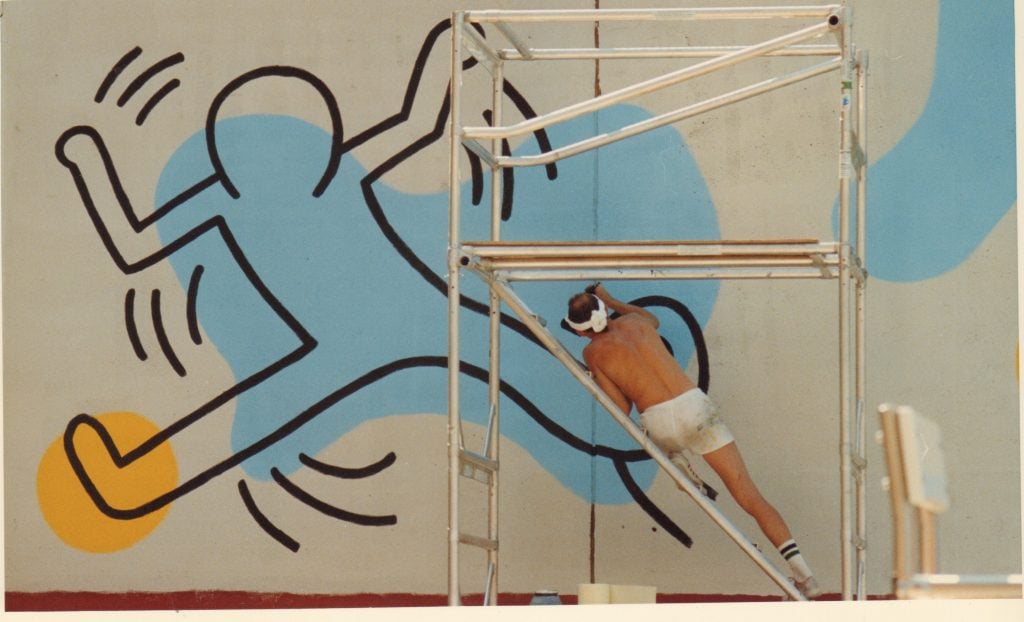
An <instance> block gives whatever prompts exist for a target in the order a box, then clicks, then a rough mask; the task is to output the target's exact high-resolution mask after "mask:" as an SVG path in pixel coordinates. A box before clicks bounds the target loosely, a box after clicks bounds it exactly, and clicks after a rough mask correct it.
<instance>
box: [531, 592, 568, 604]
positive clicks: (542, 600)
mask: <svg viewBox="0 0 1024 622" xmlns="http://www.w3.org/2000/svg"><path fill="white" fill-rule="evenodd" d="M530 604H531V605H561V604H562V599H561V598H559V596H558V592H556V591H555V590H537V591H536V592H534V593H533V598H531V599H530Z"/></svg>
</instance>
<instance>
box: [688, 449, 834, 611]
mask: <svg viewBox="0 0 1024 622" xmlns="http://www.w3.org/2000/svg"><path fill="white" fill-rule="evenodd" d="M704 460H705V461H706V462H707V463H708V465H710V466H711V468H712V469H714V470H715V473H718V476H719V477H720V478H722V482H723V483H724V484H725V487H726V488H727V489H728V490H729V494H731V495H732V498H733V499H735V500H736V503H737V504H739V506H740V507H741V508H743V510H744V511H745V512H746V513H747V514H750V515H751V516H752V517H753V518H754V520H756V521H757V525H758V527H760V528H761V531H763V532H764V535H765V536H767V537H768V539H769V540H770V541H771V543H772V544H773V545H774V546H775V548H776V549H778V551H779V553H780V554H781V555H782V556H783V557H784V558H785V559H786V561H787V562H788V563H789V566H790V569H791V570H792V571H793V574H794V575H795V577H794V578H795V580H796V584H797V587H798V588H799V589H800V591H801V592H803V594H804V596H807V597H808V598H814V597H816V596H818V595H819V594H820V593H821V591H820V589H819V588H818V584H817V583H816V582H815V581H814V579H813V577H812V576H811V569H810V568H809V567H808V566H807V562H806V561H804V558H803V556H802V555H801V554H800V549H799V548H797V545H796V542H794V541H793V536H792V534H791V533H790V531H789V527H788V526H786V521H784V520H783V519H782V515H781V514H779V512H778V510H776V509H775V507H774V506H773V505H772V504H770V503H768V500H767V499H765V498H764V497H762V496H761V492H760V491H759V490H758V489H757V486H756V485H755V484H754V480H753V479H752V478H751V477H750V473H748V472H747V466H746V464H744V462H743V456H741V455H740V450H739V448H738V447H736V443H735V442H730V443H728V444H727V445H724V446H722V447H720V448H718V449H716V450H714V451H711V452H708V453H706V454H704Z"/></svg>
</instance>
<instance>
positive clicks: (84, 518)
mask: <svg viewBox="0 0 1024 622" xmlns="http://www.w3.org/2000/svg"><path fill="white" fill-rule="evenodd" d="M96 418H97V419H98V420H99V422H100V423H102V424H103V426H104V427H105V428H106V429H107V432H108V433H109V434H110V437H111V438H112V439H113V441H114V444H115V445H116V446H117V447H118V449H119V450H120V451H121V452H122V453H125V452H128V451H130V450H132V449H134V448H135V447H137V446H139V445H140V444H141V443H143V442H144V441H145V440H147V439H149V438H151V437H152V436H153V435H154V434H156V433H157V432H159V431H160V429H159V428H158V427H157V426H156V425H154V424H153V423H152V422H150V421H149V420H147V419H146V418H145V417H143V416H141V415H138V414H135V413H131V412H111V413H105V414H102V415H99V416H97V417H96ZM74 444H75V449H76V453H77V455H78V457H79V459H80V460H81V462H82V466H83V467H84V468H85V471H86V472H87V473H88V474H89V477H90V479H91V480H92V481H93V483H94V484H95V486H96V488H97V489H98V490H99V491H100V493H101V494H102V495H103V498H104V499H105V500H106V501H107V503H108V504H109V505H111V506H112V507H115V508H125V509H129V508H135V507H139V506H141V505H143V504H144V503H146V502H148V501H150V500H152V499H154V498H156V497H158V496H160V495H161V494H163V493H166V492H168V491H169V490H171V489H173V488H174V486H175V485H176V484H177V481H178V466H177V463H176V461H175V459H174V452H173V451H172V450H171V446H170V443H167V442H165V443H162V444H161V445H159V446H158V447H156V448H155V449H154V450H152V451H150V452H149V453H147V454H146V455H145V456H143V457H141V458H139V459H138V460H136V461H134V462H133V463H132V464H130V465H128V466H126V467H124V468H118V467H117V465H115V464H114V462H113V460H112V459H111V457H110V454H109V453H107V450H106V447H105V446H104V445H103V442H102V440H101V439H100V437H99V436H98V435H97V434H96V432H95V431H94V430H93V429H92V428H90V427H88V426H80V427H79V428H78V429H77V431H76V434H75V438H74ZM36 493H37V495H38V497H39V508H40V510H42V513H43V517H44V518H45V519H46V522H47V523H48V524H49V525H50V529H52V530H53V532H54V533H55V534H56V535H57V537H59V538H60V539H61V540H63V541H64V542H65V543H66V544H68V545H69V546H72V547H75V548H77V549H81V550H83V551H88V552H91V553H110V552H113V551H118V550H121V549H125V548H128V547H130V546H133V545H134V544H136V543H137V542H139V541H140V540H142V539H143V538H145V537H146V536H147V535H149V533H150V532H151V531H153V529H155V528H156V526H157V525H159V524H160V522H161V521H162V520H163V519H164V517H166V516H167V512H168V511H169V510H170V504H168V505H165V506H163V507H162V508H160V509H158V510H156V511H154V512H151V513H149V514H146V515H145V516H142V517H139V518H135V519H131V520H120V519H116V518H111V517H109V516H107V515H106V514H104V513H103V512H101V511H100V510H99V508H97V507H96V504H95V503H93V500H92V498H90V497H89V495H88V494H87V493H86V491H85V489H84V488H83V487H82V483H81V482H80V481H79V480H78V476H77V475H76V474H75V472H74V470H72V468H71V464H70V462H68V457H67V454H66V453H65V451H64V437H63V435H62V436H61V437H59V438H58V439H57V440H56V441H54V442H53V444H51V445H50V447H49V448H48V449H47V450H46V453H44V454H43V457H42V459H41V460H40V461H39V469H38V471H37V475H36Z"/></svg>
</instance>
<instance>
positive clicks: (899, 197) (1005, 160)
mask: <svg viewBox="0 0 1024 622" xmlns="http://www.w3.org/2000/svg"><path fill="white" fill-rule="evenodd" d="M1013 21H1014V20H1013V2H1011V1H1010V0H991V1H989V0H987V1H986V2H968V1H965V0H944V1H943V2H942V4H941V6H940V9H939V34H938V42H937V49H936V55H935V77H934V80H933V83H932V89H931V92H930V94H929V97H928V102H927V105H926V106H925V109H924V111H923V112H922V113H921V117H920V118H919V119H918V120H917V122H916V123H915V124H914V125H913V127H911V129H910V130H909V131H908V132H907V134H906V136H905V137H904V138H903V139H902V140H901V141H900V142H899V144H897V145H896V146H895V147H894V148H893V150H892V151H890V152H889V153H887V154H885V155H884V156H883V157H881V158H879V160H878V161H877V162H875V164H873V165H872V166H871V167H870V169H869V171H868V202H867V203H868V206H867V214H868V223H867V261H868V269H869V272H871V274H872V275H873V276H875V277H879V278H882V279H885V280H890V281H920V280H923V279H927V278H931V277H935V276H938V275H940V274H943V273H944V272H947V271H949V270H951V269H953V268H955V267H957V266H958V265H960V264H961V263H962V262H963V261H964V260H966V259H967V257H968V256H970V254H971V253H972V252H974V250H975V249H977V248H978V246H979V245H980V244H981V242H982V241H983V240H984V239H985V237H987V236H988V234H989V232H990V231H991V230H992V229H993V227H995V225H996V223H998V222H999V220H1000V219H1001V218H1002V217H1003V216H1004V215H1005V214H1006V213H1007V211H1008V210H1009V209H1010V207H1012V205H1013V204H1014V202H1015V201H1016V188H1015V183H1016V168H1015V167H1016V160H1015V140H1016V138H1015V127H1014V123H1015V121H1014V69H1013V51H1014V38H1013ZM869 88H870V87H869ZM869 97H870V93H869ZM869 148H870V145H869ZM851 212H852V210H851ZM837 221H838V204H837V207H836V209H835V210H834V213H833V223H834V225H835V223H837ZM835 229H836V230H838V226H837V225H836V226H835Z"/></svg>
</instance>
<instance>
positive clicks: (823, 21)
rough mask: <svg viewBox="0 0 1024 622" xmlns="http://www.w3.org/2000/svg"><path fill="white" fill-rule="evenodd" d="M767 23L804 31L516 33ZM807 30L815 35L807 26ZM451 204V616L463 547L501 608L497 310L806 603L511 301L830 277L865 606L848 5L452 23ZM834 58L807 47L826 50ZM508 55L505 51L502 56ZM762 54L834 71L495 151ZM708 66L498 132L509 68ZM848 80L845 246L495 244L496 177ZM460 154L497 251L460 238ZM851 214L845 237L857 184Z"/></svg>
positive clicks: (842, 204) (847, 595)
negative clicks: (472, 383)
mask: <svg viewBox="0 0 1024 622" xmlns="http://www.w3.org/2000/svg"><path fill="white" fill-rule="evenodd" d="M694 20H772V21H774V22H783V23H787V24H792V23H793V22H794V21H800V22H802V23H803V24H804V25H802V26H799V27H798V28H797V29H796V30H793V31H791V32H789V33H787V34H784V35H781V36H775V37H773V38H770V39H768V40H765V41H762V42H760V43H756V44H753V45H741V46H733V45H730V46H703V47H695V46H679V47H626V48H623V47H619V48H602V47H596V46H595V47H593V48H541V47H532V46H531V45H530V44H528V43H527V38H525V37H522V36H521V35H520V33H519V32H517V31H516V30H515V29H516V28H519V27H520V26H521V25H523V24H527V23H553V22H595V23H600V22H605V21H629V22H639V21H694ZM806 23H810V24H811V25H809V26H808V25H806ZM452 25H453V27H452V56H451V74H452V80H451V116H452V120H451V129H450V132H451V134H450V153H449V157H450V175H451V177H450V190H449V192H450V195H449V247H448V318H449V319H448V339H449V351H448V356H449V363H448V457H449V461H448V474H449V479H448V482H449V498H448V499H449V504H448V518H449V524H448V602H449V604H450V605H458V604H461V600H462V597H461V587H460V579H459V551H460V546H461V545H470V546H476V547H479V548H482V549H484V550H485V551H486V552H487V568H488V570H487V580H486V584H485V589H484V604H497V594H498V550H499V545H498V470H499V455H498V449H499V438H500V408H499V401H500V400H499V398H500V369H499V352H500V342H499V329H500V325H501V305H502V303H504V304H505V305H506V306H507V307H508V308H509V309H510V310H511V311H512V312H513V313H515V315H516V316H518V317H519V319H520V320H521V321H522V322H523V323H524V324H525V325H526V326H527V327H528V328H529V329H530V331H531V332H532V333H533V334H534V335H535V336H536V337H537V339H538V340H539V341H540V343H542V344H543V345H544V346H545V347H547V348H548V350H550V352H551V353H552V354H553V355H554V356H555V357H556V358H557V360H559V361H560V362H561V363H562V364H563V365H564V366H565V367H566V368H567V369H568V370H569V372H570V374H571V375H572V376H573V377H574V378H575V379H576V380H577V381H579V382H580V383H581V384H582V385H583V386H584V388H586V389H587V390H588V391H589V392H590V393H592V394H593V395H594V397H595V398H596V400H597V401H598V403H600V404H601V405H602V406H603V407H604V408H605V409H607V410H608V412H609V413H610V414H611V415H612V416H613V417H614V418H615V419H616V420H617V421H618V422H619V423H620V424H621V425H622V426H623V428H625V430H626V431H627V432H628V433H629V434H630V436H632V437H633V438H634V439H635V440H636V442H637V443H638V444H639V445H640V446H641V447H642V448H643V449H644V450H645V451H647V453H649V454H650V455H651V457H652V458H653V459H654V460H655V462H656V463H657V464H658V465H659V466H660V467H661V468H662V469H663V470H664V471H665V472H666V473H667V474H668V475H669V476H670V477H671V478H672V479H673V480H674V481H675V482H676V484H677V485H678V486H679V487H680V488H681V489H682V490H683V491H684V492H686V493H687V494H688V495H689V496H690V497H691V498H692V499H693V500H694V501H695V502H696V503H697V504H698V506H699V507H700V508H701V509H702V510H704V512H705V513H707V514H708V516H709V517H710V518H711V519H712V520H713V521H714V522H715V523H716V524H717V525H718V526H719V527H720V528H722V530H723V531H725V533H726V534H727V535H728V536H729V537H730V538H732V539H733V540H734V541H735V542H736V544H737V545H738V546H739V547H740V548H741V549H742V550H743V552H745V553H746V554H747V555H748V556H749V557H750V558H751V560H752V561H754V562H755V563H756V564H757V565H758V566H759V567H760V568H761V569H762V570H763V571H764V572H765V573H766V574H767V575H768V576H769V577H770V578H771V579H772V580H773V581H774V582H775V583H776V584H777V585H778V586H779V587H780V589H782V591H783V592H785V593H786V594H787V595H788V596H789V597H791V598H794V599H797V600H802V599H803V597H802V595H801V594H800V593H799V592H798V591H797V590H796V589H795V587H794V586H793V585H792V583H791V582H790V581H789V580H788V578H787V577H786V576H785V575H784V574H783V573H782V572H780V571H779V569H778V568H776V567H775V566H774V565H773V564H772V563H771V562H770V561H769V560H768V559H767V558H766V557H765V556H764V555H763V554H762V553H761V551H760V550H758V549H757V548H756V547H755V546H754V545H753V544H752V543H751V542H750V540H749V539H747V538H746V536H744V535H743V534H742V533H741V532H740V531H739V530H738V529H737V528H736V527H735V526H733V525H732V523H731V522H730V521H729V519H728V518H727V517H726V516H725V515H724V514H722V513H721V512H720V511H719V510H718V509H717V508H716V507H715V506H714V504H712V503H710V502H709V500H708V499H707V498H706V497H705V496H704V495H703V494H702V492H701V491H700V490H699V489H698V488H697V487H696V486H694V484H693V483H691V481H690V480H689V479H688V478H687V477H686V476H685V475H684V474H683V473H682V471H680V470H679V468H678V467H676V466H675V465H674V464H673V463H672V462H670V461H669V460H668V458H667V457H666V456H665V454H664V453H662V452H661V451H660V450H659V449H658V448H657V447H656V446H654V444H653V443H651V442H650V440H649V439H648V438H647V437H646V435H645V434H644V433H643V431H642V430H641V429H640V428H639V427H638V426H637V425H636V424H635V423H634V422H633V421H632V420H631V419H630V418H629V414H628V413H623V412H622V411H621V410H620V409H619V408H618V407H617V406H616V405H615V403H614V402H613V401H612V400H611V399H610V398H609V397H608V396H607V395H606V394H605V393H604V392H603V391H602V390H601V389H600V387H598V386H597V384H596V383H595V382H594V380H593V379H592V378H591V377H590V375H589V374H588V373H587V371H586V369H584V368H583V367H582V366H581V365H580V363H579V362H578V361H577V360H576V359H575V358H574V357H573V356H572V355H571V354H570V353H569V352H568V351H567V350H566V349H565V347H564V346H563V345H562V344H561V343H560V342H559V341H558V340H557V339H556V338H555V337H554V336H553V335H552V334H551V333H550V332H549V331H548V330H547V328H546V327H545V326H544V322H543V321H542V320H541V319H540V318H539V317H538V316H537V314H535V313H534V312H533V311H531V310H530V308H529V307H528V306H527V305H526V304H525V303H524V301H523V300H521V299H520V298H519V296H518V295H517V294H516V293H515V292H514V291H513V290H512V288H511V286H510V283H511V282H513V281H564V280H616V279H618V280H639V279H648V280H650V279H773V278H789V279H834V280H835V281H836V282H837V283H838V296H839V326H838V341H839V347H838V351H839V379H838V384H839V390H838V393H839V414H840V424H839V428H840V429H839V450H840V454H841V455H840V524H841V529H840V531H841V533H840V547H841V559H842V573H841V574H842V596H843V598H844V599H847V600H849V599H851V598H853V597H854V596H855V597H856V598H858V599H864V598H865V555H866V538H865V535H866V513H865V508H864V497H865V490H864V488H865V468H866V462H865V457H864V447H865V421H864V393H865V356H864V349H865V338H864V319H865V316H864V310H865V307H864V300H865V285H866V282H867V272H866V270H865V268H864V252H865V239H864V233H865V207H866V205H865V199H866V195H867V187H866V172H867V157H866V152H865V147H864V145H865V134H866V106H865V86H866V69H867V55H866V53H865V52H863V51H858V50H856V48H855V46H854V45H853V40H852V20H851V12H850V9H849V7H847V6H846V3H845V1H844V2H843V3H842V4H831V5H824V6H800V7H753V8H685V9H682V8H679V9H636V10H632V9H626V10H612V9H597V10H564V11H560V10H531V11H521V10H520V11H458V12H455V13H454V14H453V16H452ZM484 25H487V26H488V28H493V29H495V30H496V31H497V33H500V36H495V37H492V38H490V39H487V38H485V37H484V36H482V35H481V34H480V32H478V29H481V28H482V27H483V26H484ZM826 35H828V36H831V37H833V38H834V40H835V43H834V44H825V45H819V44H807V43H806V42H808V41H811V40H814V39H818V38H820V37H823V36H826ZM499 41H503V42H507V44H508V45H509V46H511V47H504V48H502V47H497V46H496V42H499ZM464 52H468V53H469V54H471V55H472V56H473V57H474V58H475V59H476V60H477V61H478V62H479V63H480V64H481V65H482V66H483V67H485V68H486V70H487V71H488V72H489V73H490V76H491V78H492V81H491V84H492V93H491V95H492V101H491V106H492V117H491V119H490V123H491V125H489V126H468V125H465V124H464V123H463V118H462V113H461V111H462V103H463V75H462V74H463V69H464V64H463V61H462V55H463V53H464ZM764 56H776V57H801V58H803V57H814V56H818V57H823V58H824V59H825V60H824V61H822V62H819V63H817V64H814V65H811V66H809V67H804V68H801V69H798V70H796V71H793V72H791V73H788V74H785V75H782V76H773V77H770V78H768V79H766V80H763V81H761V82H757V83H755V84H751V85H748V86H743V87H741V88H738V89H736V90H733V91H731V92H728V93H725V94H722V95H718V96H715V97H711V98H709V99H707V100H705V101H701V102H698V103H693V104H689V105H686V106H684V107H682V108H679V109H677V110H674V111H671V112H667V113H664V114H660V115H657V116H654V117H652V118H650V119H647V120H645V121H642V122H638V123H634V124H632V125H629V126H626V127H623V128H619V129H616V130H613V131H609V132H605V133H602V134H600V135H597V136H593V137H590V138H586V139H584V140H581V141H579V142H576V143H573V144H570V145H564V146H560V147H558V148H555V149H552V150H549V151H545V152H542V153H540V154H538V155H527V156H513V155H508V154H507V153H503V151H502V141H503V140H507V139H509V138H512V137H517V136H522V135H525V134H528V133H531V132H534V131H537V130H540V129H543V128H547V127H549V126H551V125H554V124H557V123H560V122H563V121H567V120H569V119H573V118H576V117H579V116H580V115H583V114H588V113H591V112H595V111H598V110H603V109H605V108H607V107H609V106H612V105H615V104H618V103H622V102H625V101H629V100H633V99H635V98H637V97H640V96H642V95H645V94H648V93H653V92H655V91H659V90H662V89H665V88H668V87H671V86H674V85H677V84H680V83H683V82H686V81H688V80H691V79H694V78H697V77H699V76H703V75H706V74H709V73H711V72H714V71H717V70H720V69H723V68H726V67H731V66H734V65H736V64H738V63H741V62H744V61H747V60H750V59H753V58H758V57H764ZM606 58H617V59H645V58H676V59H704V60H699V62H697V63H696V64H691V65H688V66H684V67H682V68H680V69H677V70H674V71H671V72H669V73H666V74H664V75H661V76H658V77H655V78H652V79H648V80H644V81H641V82H638V83H636V84H632V85H630V86H627V87H624V88H620V89H617V90H615V91H611V92H608V93H604V94H601V95H598V96H595V97H593V98H590V99H586V100H584V101H580V102H578V103H575V104H572V105H569V106H565V107H563V108H560V109H558V110H555V111H552V112H548V113H546V114H541V115H539V116H535V117H532V118H528V119H526V120H523V121H520V122H518V123H513V124H509V125H505V124H504V123H505V121H504V119H503V116H502V89H503V85H504V80H505V78H504V65H505V63H506V62H524V61H547V60H560V59H606ZM831 72H838V73H839V87H840V89H839V90H840V93H839V94H840V105H839V112H840V118H839V175H838V178H839V239H838V240H837V241H829V242H821V241H817V240H806V239H786V240H758V241H750V240H745V241H731V240H705V241H697V240H670V241H669V240H666V241H653V240H646V241H619V242H606V241H601V242H598V241H593V242H564V241H536V240H533V241H504V240H502V238H501V217H500V211H501V177H502V175H501V173H502V171H503V170H504V169H506V168H510V167H522V166H537V165H544V164H548V163H551V162H555V161H557V160H560V159H563V158H567V157H571V156H573V155H577V154H580V153H584V152H586V151H590V150H592V149H596V148H598V147H601V146H604V145H607V144H610V143H613V142H616V141H619V140H623V139H626V138H629V137H631V136H635V135H637V134H640V133H643V132H646V131H649V130H653V129H656V128H659V127H662V126H665V125H668V124H671V123H675V122H678V121H681V120H684V119H688V118H690V117H694V116H696V115H699V114H702V113H705V112H709V111H712V110H716V109H719V108H721V107H723V106H727V105H729V104H732V103H735V102H739V101H742V100H745V99H748V98H750V97H754V96H756V95H760V94H762V93H767V92H769V91H773V90H776V89H780V88H783V87H785V86H788V85H790V84H794V83H797V82H800V81H803V80H807V79H809V78H813V77H815V76H819V75H822V74H826V73H831ZM463 147H465V148H467V149H469V150H470V151H471V152H472V153H474V154H476V155H477V156H479V158H480V159H481V160H482V161H483V162H485V163H486V164H487V166H489V167H490V171H491V207H492V214H491V225H490V239H488V240H484V241H465V240H463V239H462V237H461V230H460V221H461V214H460V183H461V173H460V156H461V153H460V152H461V150H462V148H463ZM854 177H856V201H855V208H856V211H855V215H856V218H855V219H854V223H853V227H854V232H853V233H854V235H853V236H852V237H851V231H850V229H851V223H850V209H851V194H852V190H853V181H852V180H853V178H854ZM463 270H466V271H469V272H471V273H473V274H476V275H477V276H479V277H480V278H481V279H482V280H483V281H484V282H485V283H486V284H487V285H488V289H489V292H490V296H489V297H490V309H489V321H490V324H489V327H490V334H489V339H490V341H489V343H490V350H489V352H490V354H489V402H490V403H489V410H488V412H489V417H488V426H487V432H486V435H485V439H486V441H485V446H484V449H483V452H482V453H475V452H472V451H469V450H467V449H466V448H465V446H464V443H463V435H462V419H461V414H460V407H459V403H460V402H459V396H460V392H459V379H460V378H459V374H460V371H459V366H460V351H459V336H460V324H459V313H460V304H461V296H462V293H461V288H460V276H461V272H462V271H463ZM464 476H466V477H470V478H473V479H476V480H478V481H480V482H483V483H484V484H486V486H487V491H488V495H487V496H488V520H487V534H486V535H471V534H467V533H464V532H463V531H462V529H461V527H460V517H459V506H460V503H459V487H460V478H461V477H464Z"/></svg>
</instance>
